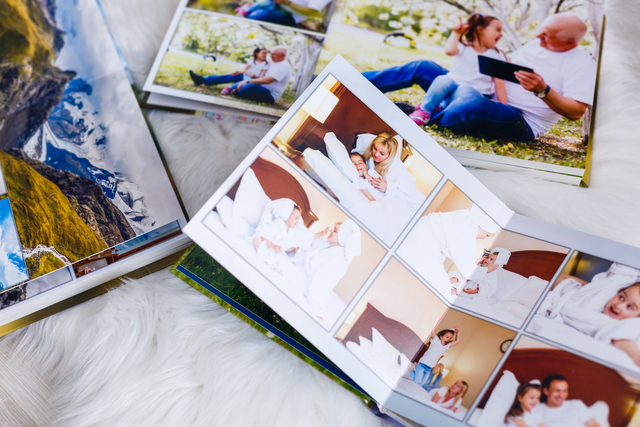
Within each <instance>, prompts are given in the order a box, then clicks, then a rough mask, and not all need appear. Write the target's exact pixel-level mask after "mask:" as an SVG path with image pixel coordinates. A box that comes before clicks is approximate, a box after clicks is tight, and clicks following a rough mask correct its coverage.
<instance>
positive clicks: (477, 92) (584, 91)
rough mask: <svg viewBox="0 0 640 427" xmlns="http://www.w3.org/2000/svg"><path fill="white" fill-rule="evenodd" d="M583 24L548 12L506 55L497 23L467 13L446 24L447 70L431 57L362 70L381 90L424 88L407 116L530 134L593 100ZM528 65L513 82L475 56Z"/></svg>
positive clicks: (499, 133) (470, 129) (458, 128)
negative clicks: (483, 69)
mask: <svg viewBox="0 0 640 427" xmlns="http://www.w3.org/2000/svg"><path fill="white" fill-rule="evenodd" d="M586 33H587V26H586V25H585V23H584V22H583V21H582V20H581V19H580V18H579V17H578V16H577V15H574V14H572V13H559V14H555V15H551V16H549V17H548V18H547V19H546V20H545V21H544V22H543V23H542V24H541V25H540V28H539V31H538V35H537V36H536V39H534V40H531V41H529V42H528V43H526V44H525V45H524V46H522V47H521V48H519V49H517V50H516V51H514V52H511V54H510V55H509V56H507V55H506V54H505V53H504V52H503V51H502V50H500V49H499V48H498V47H497V44H498V42H499V41H500V39H501V38H502V34H503V24H502V22H500V20H499V19H498V18H496V17H493V16H488V15H483V14H481V13H473V14H471V15H470V16H469V18H468V19H467V20H466V21H465V22H463V21H462V19H460V21H459V23H458V25H457V26H455V27H454V28H452V29H451V35H450V36H449V38H448V40H447V42H446V43H445V45H444V52H445V53H446V54H447V55H449V56H451V57H453V62H452V65H451V69H450V70H447V69H446V68H444V67H442V66H441V65H439V64H437V63H436V62H434V61H429V60H421V61H413V62H410V63H408V64H405V65H401V66H397V67H392V68H389V69H386V70H381V71H369V72H365V73H363V74H364V75H365V77H366V78H367V79H368V80H369V81H371V82H372V83H373V84H374V85H375V86H376V87H377V88H378V89H380V90H381V91H382V92H391V91H396V90H399V89H403V88H407V87H411V86H413V85H414V84H417V85H419V86H420V87H421V88H422V89H424V91H425V92H426V94H425V96H424V98H423V99H422V102H420V103H419V104H417V105H416V106H415V110H414V111H413V112H412V113H411V114H410V117H411V118H412V119H413V121H414V122H415V123H417V124H418V125H420V126H425V125H429V124H435V125H438V126H439V127H443V128H447V129H449V130H451V131H452V132H454V133H458V134H465V135H472V136H478V137H482V138H485V139H488V140H491V139H506V140H515V141H532V140H534V139H535V138H538V137H540V136H542V135H544V134H545V133H546V132H548V131H549V129H551V127H552V126H553V125H555V124H556V123H557V122H558V120H560V118H561V117H565V118H567V119H568V120H579V119H580V118H582V116H583V115H584V113H585V111H586V110H587V107H588V106H590V105H592V104H593V95H594V89H595V78H596V71H597V64H596V62H595V61H594V60H593V58H592V57H591V55H589V54H588V53H587V52H586V51H585V50H583V49H582V48H580V47H579V44H580V41H581V40H582V39H583V37H584V36H585V34H586ZM479 55H483V56H487V57H489V58H493V59H498V60H502V61H509V62H512V63H513V64H517V65H521V66H525V67H529V68H532V69H533V70H534V71H533V72H527V71H518V72H516V73H515V78H516V80H517V81H518V83H513V82H509V81H503V80H500V79H496V78H492V77H490V76H488V75H485V74H482V73H480V70H479V66H478V56H479Z"/></svg>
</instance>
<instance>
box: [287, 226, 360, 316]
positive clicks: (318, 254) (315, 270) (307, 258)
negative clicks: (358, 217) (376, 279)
mask: <svg viewBox="0 0 640 427" xmlns="http://www.w3.org/2000/svg"><path fill="white" fill-rule="evenodd" d="M360 252H361V235H360V228H359V227H358V226H357V225H356V223H355V222H353V221H352V220H350V219H348V220H346V221H344V222H342V223H338V224H336V225H335V226H334V227H332V228H330V229H329V231H328V234H327V237H326V238H320V239H317V240H315V241H314V242H313V244H312V245H311V248H310V249H309V250H307V251H304V252H303V251H300V252H299V253H298V255H297V256H296V266H297V267H298V268H300V270H302V272H303V274H304V276H305V278H306V283H307V286H306V289H305V291H304V294H305V296H306V298H307V301H308V302H309V307H310V310H311V312H312V314H314V315H315V316H317V317H319V318H323V316H324V314H325V313H326V312H327V310H328V307H327V304H328V303H329V301H330V297H331V292H333V288H335V286H336V285H337V284H338V282H339V281H340V279H342V277H343V276H344V275H345V273H346V272H347V269H348V268H349V265H350V264H351V261H352V260H353V258H355V257H356V256H358V255H360Z"/></svg>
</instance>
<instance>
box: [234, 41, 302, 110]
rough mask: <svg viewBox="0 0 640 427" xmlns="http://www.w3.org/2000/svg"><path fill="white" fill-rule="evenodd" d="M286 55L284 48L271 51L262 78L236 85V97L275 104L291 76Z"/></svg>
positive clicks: (275, 48)
mask: <svg viewBox="0 0 640 427" xmlns="http://www.w3.org/2000/svg"><path fill="white" fill-rule="evenodd" d="M287 53H288V50H287V48H286V47H285V46H276V47H274V48H273V49H271V63H270V64H269V68H268V69H267V72H266V73H265V75H264V77H259V78H255V79H249V80H244V81H242V82H240V83H238V93H237V94H236V96H238V97H240V98H244V99H250V100H252V101H258V102H275V100H277V99H278V98H280V97H281V96H282V94H283V93H284V91H285V89H286V88H287V85H288V84H289V79H290V78H291V74H293V69H292V68H291V64H289V61H287Z"/></svg>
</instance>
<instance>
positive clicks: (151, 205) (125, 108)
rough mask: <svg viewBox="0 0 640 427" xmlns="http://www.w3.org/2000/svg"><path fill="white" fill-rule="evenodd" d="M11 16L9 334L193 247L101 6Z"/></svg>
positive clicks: (4, 266)
mask: <svg viewBox="0 0 640 427" xmlns="http://www.w3.org/2000/svg"><path fill="white" fill-rule="evenodd" d="M2 9H3V13H2V14H0V38H1V39H2V40H5V42H4V43H2V44H1V45H0V49H2V51H1V52H0V56H2V58H3V63H2V66H1V67H2V85H1V87H0V91H1V96H2V99H3V102H2V103H1V105H0V141H1V142H0V169H1V172H2V173H1V174H0V335H4V334H5V333H8V332H10V331H11V330H13V329H16V328H17V327H19V326H23V325H24V324H25V321H22V320H21V319H24V318H25V317H27V316H30V315H33V314H34V313H37V312H42V311H43V310H47V309H48V308H49V307H51V306H53V305H55V304H58V303H62V302H64V301H69V299H70V298H73V297H76V296H77V295H79V294H82V293H83V292H87V291H89V290H91V289H92V288H95V287H96V286H98V285H101V284H103V283H105V282H107V281H109V280H112V279H114V278H116V277H119V276H122V275H124V274H126V273H129V272H132V271H134V270H136V269H139V268H140V267H142V266H144V265H147V264H150V263H153V262H155V261H158V260H160V259H163V258H166V257H167V256H169V255H171V254H173V253H175V252H177V251H178V250H180V249H183V248H185V247H186V245H188V244H189V239H188V238H187V237H186V236H185V235H183V234H182V232H181V229H182V227H183V226H184V225H185V224H186V219H185V215H184V210H183V208H182V206H181V203H180V200H179V198H178V196H177V193H176V191H175V189H174V186H173V183H172V182H171V179H170V177H169V175H168V172H167V170H166V169H165V166H164V162H163V160H162V158H161V156H160V153H159V152H158V148H157V147H156V143H155V141H154V139H153V136H152V134H151V131H150V129H149V127H148V125H147V121H146V118H145V116H144V115H143V112H142V110H141V109H140V106H139V103H138V99H137V96H136V94H135V93H134V91H133V89H132V86H131V82H130V80H129V78H128V72H127V70H126V68H125V66H124V64H123V62H122V61H121V58H120V56H119V53H118V51H117V48H116V46H115V44H114V43H113V40H112V38H111V35H110V33H109V31H108V29H107V26H106V24H105V22H104V18H103V15H102V12H101V9H100V6H99V4H98V3H97V2H96V1H95V0H79V1H76V2H69V1H62V0H58V1H51V2H46V3H45V2H37V1H36V2H33V1H23V0H16V1H12V2H9V3H6V4H4V5H3V6H2ZM18 41H19V42H18ZM81 299H82V298H80V300H81ZM77 301H79V300H77ZM77 301H76V302H77ZM59 309H60V308H59ZM59 309H58V310H59ZM48 314H51V312H48ZM44 315H47V314H43V316H44ZM32 320H37V318H33V319H32ZM16 322H18V323H16Z"/></svg>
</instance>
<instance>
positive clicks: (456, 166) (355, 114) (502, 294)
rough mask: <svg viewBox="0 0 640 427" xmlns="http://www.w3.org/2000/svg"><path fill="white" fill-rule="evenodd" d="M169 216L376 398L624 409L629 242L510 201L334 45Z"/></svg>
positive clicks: (632, 297) (631, 385) (457, 419)
mask: <svg viewBox="0 0 640 427" xmlns="http://www.w3.org/2000/svg"><path fill="white" fill-rule="evenodd" d="M184 231H185V233H186V234H187V235H189V236H190V237H191V238H192V239H193V240H194V241H195V243H197V245H198V246H199V247H200V248H202V249H198V248H196V249H192V251H194V250H195V251H197V252H194V254H195V253H198V254H199V255H198V259H199V261H197V260H196V258H191V259H189V258H190V257H191V254H190V255H189V256H187V257H185V258H184V259H183V261H182V262H181V264H179V265H178V266H177V268H178V270H179V271H180V272H181V273H182V274H186V275H187V276H188V275H189V274H187V273H189V272H191V273H190V274H191V276H189V278H190V280H191V282H193V283H196V285H197V286H196V287H198V286H200V287H201V288H202V289H200V288H199V289H200V290H201V291H202V290H203V289H206V290H207V291H208V292H211V293H212V295H213V296H215V298H218V299H223V300H224V298H222V296H224V295H223V294H225V293H229V292H232V291H230V289H231V288H232V286H231V285H229V286H226V285H225V283H226V281H227V279H228V280H234V281H235V280H236V279H233V278H227V279H225V277H226V276H224V274H229V273H230V274H231V275H233V276H235V278H237V281H239V282H240V283H242V285H244V287H246V289H247V290H248V292H249V293H250V294H251V295H253V297H255V298H257V299H259V300H261V301H262V302H264V304H266V306H268V309H269V310H272V312H273V316H276V317H273V318H274V319H280V320H281V321H280V320H277V321H275V323H274V322H272V324H274V325H275V327H276V328H278V327H279V326H283V325H284V324H286V325H287V326H288V327H290V328H292V329H293V330H294V332H292V333H293V334H294V335H295V336H298V337H299V338H300V339H302V340H304V341H305V342H308V343H309V345H310V346H311V347H312V348H314V349H316V350H317V351H318V352H319V353H321V354H322V355H323V357H324V358H326V359H328V360H329V361H330V362H331V364H333V365H335V367H337V368H338V369H339V370H340V371H342V372H343V373H344V374H345V375H346V376H347V377H348V378H349V379H350V380H352V381H353V382H354V383H355V384H357V386H358V387H359V388H360V389H361V390H362V391H364V393H366V394H367V395H368V396H370V397H371V398H372V399H373V400H374V401H375V402H377V403H378V404H379V405H380V406H381V407H384V408H386V409H385V410H388V411H390V413H393V414H397V415H399V416H400V417H404V418H406V419H408V420H411V421H413V422H417V423H419V424H422V425H425V426H463V425H471V426H478V427H499V426H500V427H501V426H507V425H508V426H514V425H516V426H522V425H526V426H538V425H539V424H540V423H544V425H545V426H548V427H550V426H589V427H594V426H600V427H604V426H610V427H623V426H624V427H626V426H634V425H637V424H638V422H640V418H639V417H640V414H639V413H638V412H637V411H636V409H637V407H638V402H639V398H640V347H639V345H640V333H638V331H640V328H639V327H638V325H639V323H638V322H640V320H638V319H640V317H639V316H640V261H639V260H640V250H638V249H637V248H632V247H629V246H625V245H622V244H618V243H615V242H612V241H608V240H606V239H603V238H599V237H595V236H591V235H588V234H586V233H582V232H579V231H575V230H570V229H566V228H562V227H559V226H556V225H552V224H547V223H544V222H541V221H537V220H533V219H530V218H527V217H524V216H521V215H518V214H515V213H514V212H512V211H511V210H510V209H509V208H508V207H507V206H505V205H504V204H503V203H502V202H501V201H500V200H499V199H498V198H497V197H496V196H495V195H493V194H492V193H491V192H490V191H489V190H488V189H487V188H485V187H484V186H483V185H482V184H481V183H480V182H479V181H477V180H476V179H475V178H474V177H473V176H472V175H471V174H470V173H469V172H468V171H467V170H466V169H465V168H464V167H463V166H462V165H460V163H458V162H457V161H456V160H455V159H454V158H453V157H452V156H450V155H449V153H448V152H447V151H446V150H445V149H443V148H442V147H441V146H440V145H439V144H438V143H437V142H436V141H435V140H434V139H433V138H431V137H430V136H429V135H427V134H426V133H425V132H424V131H423V130H422V129H421V128H420V127H419V126H417V125H416V124H415V123H414V122H413V121H412V120H411V119H410V118H409V117H407V115H406V114H404V113H403V112H402V111H401V110H400V109H398V108H396V107H395V106H394V104H393V102H392V101H391V100H389V99H388V98H387V97H386V96H385V95H384V94H383V93H382V92H380V91H378V90H376V88H375V87H374V86H373V85H372V84H371V82H369V81H368V80H367V79H366V78H365V77H364V76H363V75H362V74H361V73H359V72H358V71H357V70H356V69H354V68H353V67H352V66H351V65H350V64H349V63H348V62H347V61H346V60H345V59H344V58H342V57H339V56H338V57H336V58H335V59H334V60H333V61H332V62H331V63H330V64H328V65H327V66H326V67H325V68H324V70H323V71H322V72H321V73H320V74H319V75H318V77H317V78H316V79H315V80H314V81H313V82H312V83H311V85H310V86H309V88H308V89H307V90H306V91H305V92H304V93H302V94H301V95H300V96H299V97H298V99H297V100H296V101H295V102H294V103H293V105H292V106H291V108H290V109H289V110H288V111H287V112H286V113H285V114H284V115H283V117H282V118H281V119H280V120H279V121H278V122H277V123H276V124H275V126H274V127H273V128H272V129H271V131H270V132H269V133H268V134H267V135H266V136H265V138H264V139H263V140H262V141H261V142H260V143H259V144H257V146H256V147H255V148H254V150H253V151H252V152H251V153H250V154H249V155H248V156H247V157H246V158H245V159H244V160H243V162H242V163H241V164H240V165H239V166H238V168H237V169H236V170H235V171H234V172H233V173H232V174H231V175H230V176H229V178H228V179H227V180H226V181H225V182H224V183H223V184H222V185H221V186H220V188H219V189H218V191H216V193H215V194H214V195H213V196H212V197H211V198H210V199H209V201H208V202H207V203H206V204H205V205H204V206H203V207H202V209H201V210H200V211H199V212H198V213H197V214H196V215H195V216H194V218H193V219H192V220H191V221H190V222H189V223H188V224H187V226H186V227H185V230H184ZM204 252H206V253H208V254H209V255H210V256H211V257H212V258H213V259H211V258H208V257H207V256H206V255H205V254H204ZM194 257H195V255H194ZM180 266H183V267H184V269H182V270H180ZM211 268H213V269H215V270H213V271H209V270H210V269H211ZM225 270H226V271H228V273H226V272H225ZM221 272H225V273H224V274H222V273H221ZM216 275H217V278H215V277H214V276H216ZM203 278H204V279H203ZM200 279H203V280H200ZM207 283H209V284H212V283H213V286H212V287H210V286H206V284H207ZM216 283H217V284H216ZM230 283H231V282H230ZM234 283H235V282H234ZM225 286H226V287H225ZM216 287H217V288H221V289H222V288H224V289H226V290H223V292H222V293H218V292H217V291H215V289H213V288H216ZM238 289H239V288H238ZM214 291H215V292H214ZM233 292H235V293H236V296H237V295H238V294H237V292H239V291H238V290H237V289H236V290H234V291H233ZM243 292H244V291H243ZM205 293H206V292H205ZM225 301H226V303H229V301H228V300H225ZM236 301H238V302H239V304H240V305H241V306H242V305H243V304H244V301H247V297H245V296H244V293H243V294H242V295H240V296H239V297H238V298H236ZM250 304H253V302H252V303H250ZM245 306H246V305H245ZM249 309H250V310H251V308H249ZM259 310H263V309H262V308H260V309H259ZM261 316H262V317H270V318H271V316H272V315H271V314H268V315H260V314H258V318H260V317H261ZM267 329H268V328H267ZM296 334H297V335H296Z"/></svg>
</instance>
